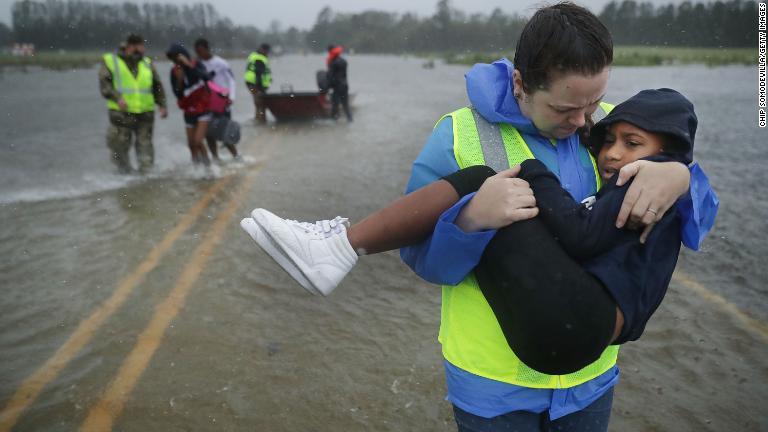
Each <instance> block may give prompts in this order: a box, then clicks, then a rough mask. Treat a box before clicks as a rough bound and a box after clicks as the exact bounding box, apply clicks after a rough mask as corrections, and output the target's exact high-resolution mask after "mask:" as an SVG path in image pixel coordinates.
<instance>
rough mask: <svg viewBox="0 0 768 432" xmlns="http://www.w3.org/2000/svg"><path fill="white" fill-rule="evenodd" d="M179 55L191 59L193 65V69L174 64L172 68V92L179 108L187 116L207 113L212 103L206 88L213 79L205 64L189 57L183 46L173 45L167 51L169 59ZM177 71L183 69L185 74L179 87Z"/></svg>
mask: <svg viewBox="0 0 768 432" xmlns="http://www.w3.org/2000/svg"><path fill="white" fill-rule="evenodd" d="M179 54H182V55H184V56H185V57H186V58H188V59H190V62H191V63H192V67H187V66H182V65H178V64H174V65H173V67H172V68H171V72H170V73H171V90H173V94H174V95H176V98H177V99H178V105H179V108H181V109H182V110H183V111H184V113H185V114H190V115H198V114H203V113H206V112H208V106H209V103H210V92H209V91H208V88H207V87H206V82H207V81H208V80H209V79H211V76H210V74H208V72H207V71H206V70H205V66H204V65H203V63H202V62H199V61H197V60H195V59H193V58H192V57H191V56H190V55H189V51H187V49H186V48H184V46H182V45H181V44H172V45H171V46H170V48H168V51H166V55H167V56H168V57H169V58H174V57H176V56H177V55H179ZM177 69H181V70H182V72H183V77H184V78H183V82H182V83H181V85H179V82H178V80H177V78H176V75H175V74H174V70H177ZM179 87H181V88H179Z"/></svg>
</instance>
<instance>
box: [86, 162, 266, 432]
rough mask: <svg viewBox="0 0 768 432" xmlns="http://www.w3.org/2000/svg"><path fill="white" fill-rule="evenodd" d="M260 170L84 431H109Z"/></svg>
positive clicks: (221, 219)
mask: <svg viewBox="0 0 768 432" xmlns="http://www.w3.org/2000/svg"><path fill="white" fill-rule="evenodd" d="M255 172H256V171H251V172H250V173H249V174H248V175H247V176H246V177H245V179H244V180H243V182H242V183H241V184H240V185H239V187H238V189H237V190H236V191H235V193H234V194H233V195H232V197H231V198H230V200H229V203H228V204H227V207H226V208H225V209H224V211H222V212H221V213H220V214H219V215H218V216H217V217H216V219H215V221H214V223H213V226H212V227H211V229H210V230H209V231H208V233H207V234H206V235H205V238H204V239H203V241H202V243H200V245H198V246H197V248H196V249H195V251H194V253H193V255H192V259H191V260H190V261H189V262H188V263H187V265H186V267H184V270H183V271H182V273H181V275H179V279H178V280H177V281H176V285H175V286H174V287H173V290H172V291H171V292H170V294H169V295H168V297H167V298H166V299H165V300H164V301H163V302H162V303H160V304H159V305H158V306H157V307H156V308H155V314H154V315H153V316H152V320H151V321H150V322H149V324H148V325H147V327H146V328H145V329H144V331H143V332H142V333H141V335H139V338H138V340H137V341H136V344H135V345H134V347H133V350H131V352H130V354H128V357H126V359H125V361H123V364H122V365H121V366H120V369H119V370H118V372H117V375H116V376H115V379H114V380H113V381H112V382H111V383H110V385H109V387H108V388H107V390H106V391H105V392H104V394H103V395H102V397H101V399H100V400H99V401H98V402H96V404H95V405H94V406H93V407H92V408H91V410H90V411H89V412H88V417H87V418H86V419H85V422H84V423H83V425H82V426H81V427H80V430H81V431H83V432H90V431H109V430H111V429H112V425H113V423H114V421H115V419H117V418H118V417H119V416H120V414H121V413H122V411H123V409H124V407H125V401H126V399H127V398H128V397H129V395H130V393H131V392H132V391H133V388H134V387H135V386H136V383H137V382H138V380H139V378H140V377H141V375H142V374H143V373H144V370H146V368H147V366H148V365H149V362H150V360H151V359H152V356H153V355H154V353H155V351H156V350H157V348H158V347H159V346H160V342H161V341H162V339H163V335H164V334H165V332H166V330H167V329H168V326H169V325H170V323H171V321H173V319H174V318H175V317H176V315H177V314H178V313H179V310H180V309H181V308H182V307H183V306H184V303H185V302H186V298H187V295H188V294H189V292H190V290H191V288H192V286H193V285H194V284H195V282H196V281H197V279H198V277H199V276H200V273H201V272H202V271H203V269H204V268H205V265H206V263H207V262H208V258H209V257H210V256H211V254H212V253H213V251H214V250H215V248H216V246H217V244H218V243H219V241H220V240H221V238H222V236H223V235H224V233H225V231H226V229H227V227H229V222H230V219H232V216H234V214H235V211H237V209H238V204H239V203H240V198H241V197H242V196H243V195H244V194H245V193H246V192H247V191H248V189H250V187H251V184H252V179H253V176H254V174H255Z"/></svg>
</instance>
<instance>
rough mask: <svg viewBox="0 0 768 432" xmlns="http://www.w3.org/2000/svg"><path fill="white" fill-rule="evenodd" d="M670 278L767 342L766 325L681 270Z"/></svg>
mask: <svg viewBox="0 0 768 432" xmlns="http://www.w3.org/2000/svg"><path fill="white" fill-rule="evenodd" d="M672 278H673V279H674V280H675V281H677V282H679V283H680V284H682V285H683V286H684V287H686V288H688V289H690V290H692V291H694V292H695V293H696V294H698V295H699V296H701V297H702V298H704V299H705V300H707V301H709V302H710V303H713V304H714V305H715V306H717V307H719V308H720V309H723V310H725V311H726V312H728V313H730V314H731V315H733V316H735V317H736V318H737V319H738V320H739V321H741V322H742V323H743V324H744V325H745V326H746V327H747V328H748V329H749V330H752V331H753V332H755V333H757V335H758V336H760V337H762V338H764V339H766V340H768V325H766V324H765V323H762V322H760V321H758V320H756V319H754V318H752V317H751V316H749V315H747V314H746V313H744V312H742V311H741V309H739V308H738V307H737V306H736V305H734V304H733V303H731V302H729V301H728V300H726V299H724V298H723V297H722V296H721V295H720V294H717V293H716V292H714V291H711V290H710V289H709V288H707V287H705V286H704V285H702V284H701V283H699V282H698V281H697V280H696V279H694V278H693V277H692V276H690V275H689V274H687V273H685V272H683V271H681V270H677V271H675V274H674V275H673V277H672Z"/></svg>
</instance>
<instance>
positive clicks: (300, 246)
mask: <svg viewBox="0 0 768 432" xmlns="http://www.w3.org/2000/svg"><path fill="white" fill-rule="evenodd" d="M251 216H252V217H253V221H254V222H256V224H257V225H258V226H259V227H260V228H261V229H262V232H263V233H264V234H265V236H266V237H268V244H266V245H265V242H263V241H260V240H259V239H258V238H256V239H255V240H256V241H257V243H259V245H260V246H261V247H262V248H263V249H264V250H265V251H266V252H267V253H269V254H270V256H272V258H274V259H275V261H276V262H277V263H278V264H280V266H281V267H283V269H285V270H286V271H287V272H288V274H290V275H291V276H292V277H293V278H294V279H296V281H297V282H299V284H301V286H303V287H304V288H306V289H307V290H308V291H310V292H312V293H315V294H316V293H318V292H319V293H320V294H322V295H328V294H330V293H331V291H333V290H334V289H335V288H336V287H337V286H338V285H339V283H341V280H342V279H344V276H346V275H347V273H349V271H350V270H352V267H354V266H355V264H356V263H357V253H355V250H354V249H353V248H352V245H351V244H349V240H348V239H347V228H348V227H349V221H348V219H345V218H341V217H338V216H337V217H336V218H335V219H332V220H323V221H318V222H315V223H314V224H312V223H308V222H298V221H295V220H290V219H282V218H279V217H277V216H275V215H274V214H272V213H270V212H269V211H267V210H265V209H255V210H254V211H253V212H251ZM270 249H272V252H270ZM274 254H276V255H274ZM296 270H298V273H300V274H301V276H303V278H304V279H305V280H304V282H306V281H308V282H309V286H307V285H305V284H304V283H303V281H302V278H301V277H297V276H296V274H297V272H296Z"/></svg>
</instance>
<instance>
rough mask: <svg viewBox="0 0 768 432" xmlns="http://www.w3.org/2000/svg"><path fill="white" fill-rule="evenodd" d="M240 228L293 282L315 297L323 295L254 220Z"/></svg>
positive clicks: (243, 221) (246, 219)
mask: <svg viewBox="0 0 768 432" xmlns="http://www.w3.org/2000/svg"><path fill="white" fill-rule="evenodd" d="M240 227H242V228H243V230H244V231H245V232H247V233H248V235H249V236H251V238H252V239H253V240H254V241H255V242H256V244H258V245H259V247H260V248H261V249H262V250H263V251H264V252H266V253H267V255H269V257H270V258H272V260H274V261H275V263H277V265H279V266H280V267H282V269H283V270H285V272H286V273H288V275H290V276H291V277H292V278H293V280H295V281H296V282H297V283H298V284H299V285H301V287H302V288H304V289H305V290H307V291H309V292H310V293H312V294H314V295H318V294H321V293H320V291H319V290H318V289H317V288H315V287H314V285H312V283H311V282H310V281H309V279H307V278H306V276H304V274H303V273H302V272H301V270H299V267H298V266H297V265H296V264H295V263H294V262H293V261H292V260H291V258H290V257H289V256H287V255H286V254H285V253H284V252H283V250H282V248H280V246H279V245H278V244H277V243H275V241H274V240H273V239H272V237H270V236H269V235H268V234H267V233H266V232H265V231H264V229H262V228H261V226H259V224H257V223H256V221H254V220H253V219H252V218H245V219H243V220H241V221H240Z"/></svg>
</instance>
